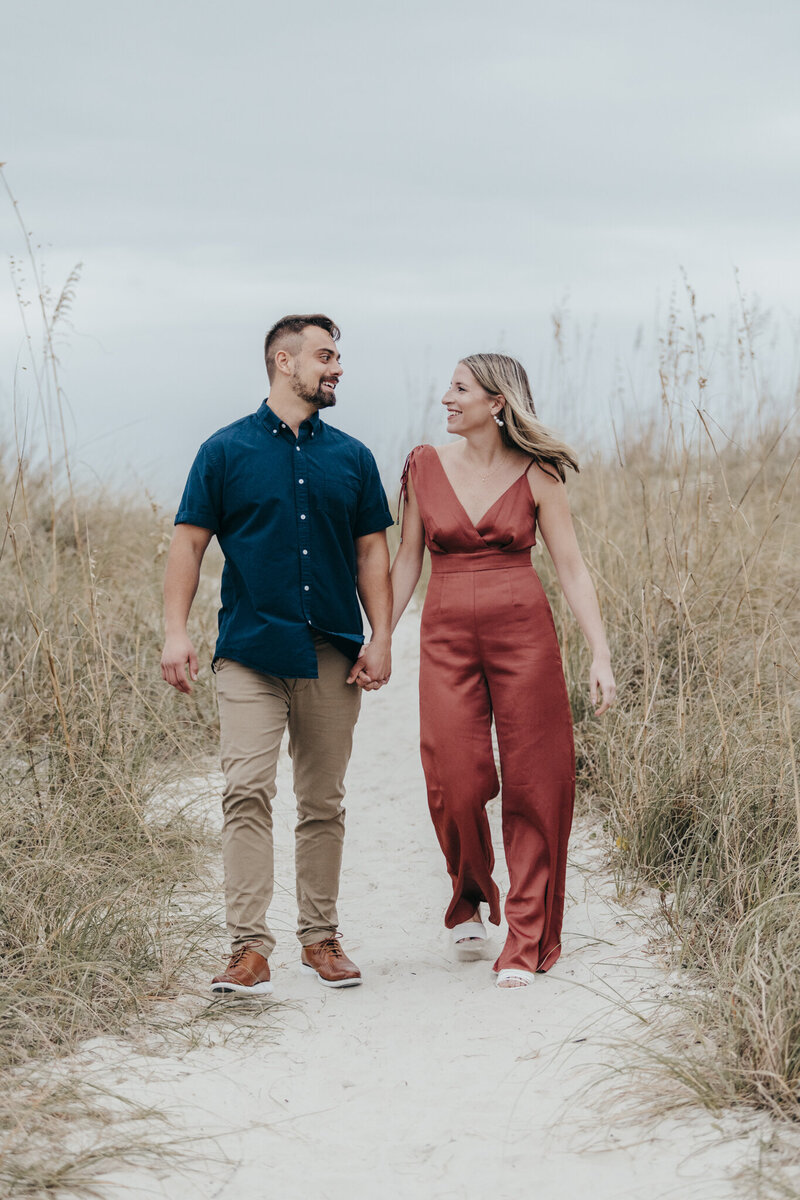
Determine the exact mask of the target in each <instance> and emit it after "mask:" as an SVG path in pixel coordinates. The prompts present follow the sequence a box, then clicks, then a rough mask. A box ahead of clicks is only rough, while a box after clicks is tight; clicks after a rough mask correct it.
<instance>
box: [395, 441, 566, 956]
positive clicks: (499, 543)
mask: <svg viewBox="0 0 800 1200" xmlns="http://www.w3.org/2000/svg"><path fill="white" fill-rule="evenodd" d="M529 469H530V468H528V470H529ZM409 476H410V478H411V481H412V483H413V486H414V492H415V495H416V498H417V503H418V505H419V510H420V514H421V517H422V522H423V526H424V530H425V544H426V545H427V547H428V549H429V550H430V554H431V578H430V581H429V583H428V590H427V594H426V597H425V605H424V608H423V613H422V625H421V640H420V677H419V693H420V739H421V742H420V750H421V757H422V766H423V770H424V772H425V781H426V784H427V791H428V805H429V808H430V813H431V817H432V819H433V824H434V827H435V830H436V834H437V837H438V839H439V844H440V846H441V848H442V851H443V852H444V856H445V860H446V862H447V870H448V873H449V875H450V878H451V881H452V885H453V898H452V900H451V902H450V905H449V907H448V909H447V912H446V914H445V925H446V926H447V927H448V928H450V929H452V928H453V926H455V925H458V924H460V923H461V922H462V921H466V920H468V919H469V918H470V917H471V916H472V915H473V913H474V912H475V909H476V907H477V905H478V904H479V903H480V902H481V901H483V902H485V903H486V904H488V906H489V920H490V921H491V922H492V923H493V924H495V925H498V924H499V923H500V896H499V892H498V889H497V885H496V884H495V882H494V880H493V878H492V869H493V867H494V853H493V849H492V841H491V835H490V832H489V822H488V819H487V816H486V804H487V802H488V801H489V800H490V799H492V798H493V797H495V796H496V795H497V794H498V792H499V791H500V783H499V780H498V776H497V770H496V766H495V759H494V753H493V749H492V732H491V726H492V719H493V718H494V725H495V731H496V735H497V745H498V750H499V757H500V774H501V777H502V784H503V788H502V792H503V794H502V823H503V846H504V850H505V855H506V862H507V865H508V873H509V889H508V895H507V897H506V902H505V915H506V920H507V922H508V936H507V938H506V942H505V945H504V946H503V949H502V951H501V953H500V955H499V957H498V959H497V961H496V962H495V964H494V970H495V971H499V970H501V969H503V968H506V967H518V968H522V969H523V970H527V971H547V970H549V968H550V967H552V965H553V964H554V963H555V962H556V960H557V959H558V957H559V954H560V952H561V922H562V917H563V911H564V883H565V875H566V859H567V840H568V838H569V832H570V826H571V823H572V810H573V803H574V795H575V754H574V748H573V740H572V714H571V712H570V707H569V700H568V698H567V689H566V685H565V682H564V672H563V668H562V663H561V653H560V650H559V645H558V639H557V637H556V631H555V625H554V623H553V616H552V613H551V611H550V605H549V604H548V602H547V598H546V596H545V594H544V590H543V588H542V585H541V583H540V581H539V577H538V575H537V574H536V572H535V571H534V569H533V566H532V564H531V548H532V547H533V546H534V545H535V543H536V502H535V500H534V498H533V496H532V494H531V489H530V484H529V482H528V471H527V470H526V471H525V472H524V474H522V475H520V476H519V477H518V479H517V480H515V482H514V483H512V484H511V486H510V487H509V488H507V489H506V491H505V492H504V493H503V494H502V496H500V497H499V498H498V499H497V500H496V501H495V502H494V504H492V506H491V507H490V508H489V509H488V510H487V511H486V512H485V513H484V515H483V516H482V517H481V519H480V521H479V522H478V523H477V525H474V524H473V523H472V521H471V520H470V518H469V517H468V516H467V514H466V512H465V510H464V508H463V507H462V505H461V503H460V501H459V500H458V497H457V496H456V494H455V492H454V490H453V488H452V485H451V484H450V481H449V479H448V477H447V474H446V472H445V470H444V467H443V466H442V463H441V460H440V458H439V455H438V453H437V452H436V450H435V449H434V447H433V446H418V447H417V448H416V449H415V450H412V452H411V454H410V455H409V456H408V459H407V461H406V466H405V468H404V471H403V488H404V490H405V487H406V480H407V478H408V477H409Z"/></svg>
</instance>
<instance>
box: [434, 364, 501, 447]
mask: <svg viewBox="0 0 800 1200" xmlns="http://www.w3.org/2000/svg"><path fill="white" fill-rule="evenodd" d="M442 404H443V405H444V406H445V408H446V409H447V432H448V433H458V434H460V435H461V436H462V437H463V436H464V435H465V434H467V433H469V432H471V431H472V430H477V429H482V428H484V427H485V426H486V425H487V424H489V423H491V424H494V416H493V414H494V413H495V412H499V410H500V409H501V408H502V404H501V402H500V400H499V399H498V397H497V396H492V395H490V394H489V392H487V391H486V389H485V388H482V387H481V385H480V384H479V383H478V381H477V379H476V378H475V376H474V375H473V374H472V372H471V371H470V369H469V367H465V366H464V364H463V363H459V364H458V366H457V367H456V369H455V371H454V372H453V378H452V380H451V381H450V387H449V388H448V389H447V391H446V392H445V394H444V395H443V396H442Z"/></svg>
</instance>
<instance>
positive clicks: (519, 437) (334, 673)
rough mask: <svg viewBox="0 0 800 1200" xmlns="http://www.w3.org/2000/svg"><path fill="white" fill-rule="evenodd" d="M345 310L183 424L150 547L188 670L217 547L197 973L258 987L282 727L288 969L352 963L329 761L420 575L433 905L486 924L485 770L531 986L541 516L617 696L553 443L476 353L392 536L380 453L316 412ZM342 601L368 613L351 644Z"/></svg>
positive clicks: (287, 320) (552, 771) (276, 335)
mask: <svg viewBox="0 0 800 1200" xmlns="http://www.w3.org/2000/svg"><path fill="white" fill-rule="evenodd" d="M338 339H339V329H338V328H337V326H336V325H335V324H334V322H333V321H331V320H330V319H329V318H328V317H326V316H324V315H322V314H309V315H297V316H287V317H284V318H282V319H281V320H280V321H278V322H277V323H276V324H275V325H274V326H273V327H272V329H271V330H270V331H269V333H268V334H267V337H266V341H265V347H264V350H265V357H266V366H267V374H268V376H269V383H270V392H269V397H268V399H267V400H265V401H264V402H263V403H262V404H261V406H260V407H259V408H258V410H257V411H256V412H255V413H252V414H251V415H249V416H246V417H244V418H242V419H241V420H239V421H235V422H234V423H233V424H232V425H228V426H226V427H225V428H224V429H220V430H219V431H218V432H217V433H215V434H214V435H213V436H212V437H210V438H209V439H208V441H206V442H204V444H203V445H202V446H201V448H200V450H199V452H198V454H197V457H196V459H195V461H194V463H193V465H192V468H191V471H190V473H189V478H188V480H187V483H186V487H185V489H184V493H183V497H182V499H181V504H180V508H179V510H178V513H177V516H176V517H175V525H176V530H175V534H174V537H173V540H172V544H171V547H170V552H169V558H168V563H167V571H166V579H165V585H164V593H165V620H166V640H165V645H164V653H163V656H162V660H161V670H162V675H163V678H164V679H165V680H166V682H167V683H169V684H171V685H172V686H173V687H175V688H177V689H178V691H181V692H188V691H190V690H191V682H190V681H191V680H194V679H196V678H197V671H198V661H197V655H196V653H195V651H194V648H193V646H192V643H191V641H190V639H189V637H188V634H187V632H186V625H187V620H188V616H189V611H190V608H191V605H192V601H193V599H194V595H195V592H196V590H197V585H198V581H199V575H200V564H201V562H202V559H203V555H204V553H205V550H206V548H207V546H208V544H209V542H210V540H211V538H212V537H213V536H216V537H217V540H218V541H219V544H220V547H221V548H222V552H223V555H224V558H225V565H224V569H223V573H222V584H221V608H220V613H219V637H218V640H217V645H216V650H215V656H214V662H213V664H212V667H213V670H214V672H215V676H216V683H217V695H218V700H219V715H220V742H221V759H222V769H223V773H224V776H225V790H224V794H223V798H222V809H223V831H222V846H223V860H224V867H225V902H226V913H227V927H228V932H229V935H230V939H231V951H232V953H231V958H230V961H229V962H228V965H227V967H226V968H225V970H224V971H223V972H222V973H221V974H220V975H218V976H217V977H216V978H215V979H214V980H213V981H212V984H211V990H212V992H214V993H221V994H241V995H256V996H257V995H266V994H269V993H270V992H271V991H272V981H271V978H270V969H269V957H270V954H271V953H272V950H273V948H274V945H275V939H274V937H273V935H272V933H271V932H270V929H269V927H268V925H267V919H266V915H267V910H268V908H269V905H270V902H271V900H272V893H273V843H272V800H273V797H274V795H275V790H276V788H275V778H276V770H277V762H278V752H279V749H280V745H281V739H282V737H283V734H284V731H285V730H286V729H287V727H288V731H289V753H290V755H291V758H292V763H293V770H294V790H295V796H296V799H297V813H298V821H297V826H296V830H295V855H296V868H297V869H296V876H297V908H298V928H297V936H298V939H299V941H300V947H301V949H300V962H301V969H302V970H304V971H306V972H309V973H312V974H314V975H316V977H317V979H318V980H319V981H320V983H322V984H325V985H326V986H328V987H352V986H354V985H356V984H359V983H361V973H360V971H359V969H358V967H357V966H356V965H355V964H354V963H353V962H351V960H350V959H349V958H348V957H347V955H346V954H345V952H344V949H343V947H342V945H341V942H340V938H339V934H338V932H337V930H338V916H337V911H336V902H337V897H338V891H339V876H340V870H341V860H342V844H343V839H344V809H343V806H342V801H343V798H344V776H345V771H346V769H347V764H348V760H349V757H350V751H351V747H352V738H353V729H354V727H355V723H356V720H357V717H358V712H359V707H360V702H361V692H362V691H372V690H374V689H377V688H380V687H382V686H383V685H384V684H386V683H387V682H388V680H389V676H390V673H391V634H392V631H393V629H394V627H395V625H396V624H397V622H398V621H399V620H400V617H401V616H402V614H403V611H404V610H405V608H406V606H407V604H408V602H409V600H410V599H411V596H412V595H413V592H414V589H415V587H416V585H417V582H418V580H419V577H420V572H421V569H422V560H423V553H424V549H425V546H427V547H428V549H429V551H430V557H431V577H430V581H429V584H428V588H427V594H426V598H425V605H424V609H423V614H422V625H421V648H420V681H419V687H420V728H421V754H422V764H423V768H424V771H425V780H426V784H427V790H428V804H429V808H430V813H431V817H432V820H433V824H434V827H435V830H436V834H437V837H438V839H439V844H440V845H441V848H442V851H443V853H444V856H445V861H446V864H447V871H448V873H449V875H450V879H451V882H452V887H453V896H452V900H451V902H450V905H449V907H448V909H447V911H446V913H445V916H444V923H445V925H446V927H447V928H448V929H449V930H450V931H451V937H452V940H453V945H454V952H455V954H456V957H458V958H460V959H475V958H480V957H483V951H484V947H483V942H484V941H485V940H486V938H487V936H488V934H487V930H486V927H485V926H484V924H483V921H482V918H481V910H480V906H481V904H485V905H486V907H487V910H488V912H487V916H488V920H489V921H490V922H492V923H494V924H495V925H497V924H499V923H500V907H499V893H498V889H497V885H496V884H495V882H494V880H493V878H492V868H493V866H494V854H493V850H492V842H491V836H490V832H489V823H488V820H487V817H486V804H487V801H488V800H490V799H491V798H492V797H494V796H496V795H497V794H498V791H499V790H500V783H499V781H498V776H497V771H496V767H495V759H494V753H493V748H492V733H491V727H492V720H493V719H494V725H495V731H496V735H497V744H498V750H499V757H500V770H501V776H502V821H503V844H504V849H505V855H506V861H507V864H508V871H509V889H508V895H507V897H506V902H505V915H506V919H507V923H508V935H507V937H506V941H505V944H504V946H503V948H502V950H501V952H500V955H499V956H498V958H497V960H496V962H495V964H494V971H495V973H496V982H497V985H498V986H499V987H504V988H510V987H525V986H527V985H528V984H530V982H531V981H532V980H533V977H534V974H535V973H536V972H539V971H547V970H548V969H549V968H550V967H551V966H552V965H553V963H554V962H555V961H556V960H557V958H558V956H559V953H560V948H561V921H562V915H563V908H564V879H565V871H566V854H567V840H568V837H569V831H570V824H571V820H572V807H573V797H574V789H575V763H574V752H573V743H572V719H571V714H570V708H569V702H568V699H567V692H566V687H565V683H564V675H563V670H562V665H561V656H560V652H559V647H558V641H557V638H556V632H555V626H554V624H553V618H552V615H551V612H550V607H549V605H548V602H547V599H546V597H545V595H544V592H543V590H542V586H541V584H540V582H539V579H538V576H537V575H536V573H535V571H534V570H533V567H532V565H531V547H532V546H533V545H534V544H535V541H536V529H537V526H538V528H539V531H540V532H541V535H542V537H543V539H544V542H545V544H546V546H547V549H548V551H549V553H550V555H551V557H552V559H553V563H554V566H555V568H556V573H557V575H558V579H559V582H560V584H561V587H562V588H563V591H564V594H565V596H566V599H567V601H568V603H569V606H570V608H571V609H572V612H573V613H574V615H575V617H576V619H577V621H578V624H579V625H580V627H581V629H582V630H583V633H584V634H585V636H586V638H587V641H588V643H589V646H590V648H591V650H592V654H593V658H592V665H591V672H590V680H589V686H590V693H591V699H592V702H593V704H595V705H596V710H597V712H598V713H602V712H605V711H606V709H607V708H608V707H609V706H610V705H611V704H612V703H613V700H614V696H615V687H614V677H613V674H612V671H611V665H610V658H609V652H608V646H607V644H606V638H605V634H604V632H603V625H602V620H601V617H600V610H599V607H598V603H597V598H596V595H595V591H594V587H593V585H592V582H591V579H590V576H589V573H588V571H587V569H586V566H585V564H584V562H583V559H582V557H581V554H580V550H579V549H578V544H577V541H576V538H575V532H574V529H573V525H572V520H571V517H570V512H569V506H568V503H567V497H566V489H565V486H564V479H565V475H566V469H567V468H568V467H570V468H572V469H574V470H577V462H576V460H575V457H574V455H573V452H572V451H571V450H570V448H569V447H568V446H567V445H565V444H564V443H563V442H561V441H560V440H559V439H558V438H556V437H555V436H554V435H553V434H552V433H550V432H549V431H548V430H547V429H546V428H545V427H544V426H543V425H541V423H540V422H539V421H538V419H537V417H536V414H535V410H534V405H533V399H532V397H531V390H530V385H529V383H528V378H527V375H526V374H525V371H524V369H523V367H522V366H521V365H520V364H519V363H518V362H517V361H516V360H515V359H513V358H510V357H508V356H507V355H502V354H474V355H470V356H469V357H468V358H465V359H462V360H461V362H459V363H458V365H457V366H456V369H455V371H454V372H453V378H452V381H451V383H450V387H449V389H448V391H447V392H446V394H445V396H444V397H443V400H442V403H443V405H444V406H445V408H446V410H447V431H448V433H450V434H457V435H458V441H455V442H450V443H448V444H446V445H443V446H428V445H424V446H417V447H416V449H414V450H412V451H411V453H410V454H409V455H408V458H407V460H406V464H405V467H404V469H403V475H402V493H401V500H402V504H403V517H402V539H401V544H400V548H399V550H398V552H397V554H396V556H395V560H394V563H393V564H392V566H391V571H390V569H389V551H388V547H387V543H386V532H385V531H386V528H387V527H388V526H389V525H391V524H392V523H393V521H392V515H391V513H390V511H389V507H388V505H387V503H386V496H385V494H384V491H383V488H382V486H381V482H380V477H379V475H378V470H377V467H376V464H375V460H374V458H373V456H372V454H371V453H370V451H369V450H368V449H367V448H366V447H365V446H363V445H362V444H361V443H360V442H359V441H357V440H356V439H355V438H352V437H350V436H349V435H348V434H345V433H342V432H341V430H339V429H336V428H334V427H333V426H331V425H328V424H326V423H325V422H323V421H321V420H320V415H319V414H320V410H321V409H325V408H329V407H331V406H332V405H334V404H335V403H336V388H337V384H338V382H339V379H340V377H341V375H342V367H341V363H340V358H339V352H338V349H337V345H336V343H337V341H338ZM359 600H360V601H361V605H363V608H364V612H365V613H366V615H367V619H368V621H369V624H370V628H371V638H370V640H369V642H368V643H367V644H366V645H363V644H362V643H363V635H362V623H361V612H360V607H359Z"/></svg>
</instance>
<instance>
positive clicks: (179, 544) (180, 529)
mask: <svg viewBox="0 0 800 1200" xmlns="http://www.w3.org/2000/svg"><path fill="white" fill-rule="evenodd" d="M212 536H213V534H212V533H211V530H210V529H201V528H200V526H199V525H178V526H176V529H175V533H174V534H173V536H172V542H171V544H170V548H169V554H168V556H167V570H166V574H165V575H164V626H165V631H166V638H165V641H164V653H163V654H162V655H161V678H162V679H164V680H166V682H167V683H169V684H171V685H172V686H173V687H174V688H177V689H178V691H179V692H190V691H191V690H192V685H191V683H190V682H189V680H188V679H187V677H186V668H187V666H188V668H189V676H190V678H191V679H197V667H198V664H197V654H196V653H195V649H194V646H193V645H192V643H191V642H190V640H189V635H188V634H187V632H186V622H187V621H188V619H189V610H190V609H191V607H192V601H193V600H194V597H195V593H196V592H197V585H198V583H199V582H200V564H201V563H202V561H203V555H204V554H205V552H206V549H207V547H208V543H209V542H210V541H211V538H212Z"/></svg>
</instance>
